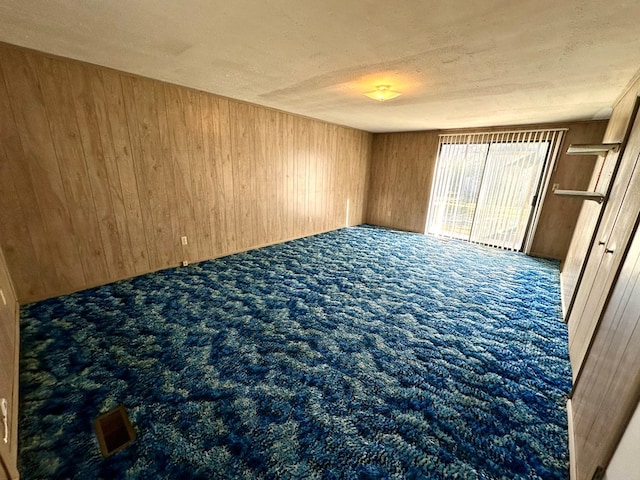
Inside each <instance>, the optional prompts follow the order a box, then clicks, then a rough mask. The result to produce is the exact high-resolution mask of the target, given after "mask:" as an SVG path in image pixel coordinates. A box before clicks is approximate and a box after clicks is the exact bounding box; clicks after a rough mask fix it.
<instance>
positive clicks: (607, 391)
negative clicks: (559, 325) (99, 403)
mask: <svg viewBox="0 0 640 480" xmlns="http://www.w3.org/2000/svg"><path fill="white" fill-rule="evenodd" d="M639 397H640V235H638V234H635V235H634V238H633V240H632V243H631V248H630V249H629V252H628V253H627V255H626V258H625V260H624V263H623V266H622V269H621V270H620V275H619V277H618V279H617V281H616V284H615V287H614V288H613V290H612V294H611V298H610V299H609V302H608V305H607V307H606V310H605V312H604V315H603V318H602V322H601V324H600V327H599V328H598V331H597V334H596V336H595V338H594V341H593V345H592V346H591V350H590V352H589V356H588V357H587V359H586V360H585V363H584V367H583V371H582V374H581V376H580V379H579V381H578V383H577V384H576V385H575V388H574V392H573V395H572V399H571V403H572V410H573V412H572V413H573V439H574V445H575V454H574V457H572V459H571V462H572V464H573V465H574V466H575V471H576V473H577V475H576V478H577V479H578V480H583V479H584V480H590V479H591V478H592V477H593V474H594V473H595V471H596V469H597V467H598V466H600V467H602V468H606V466H607V464H608V462H609V461H610V459H611V456H612V455H613V452H614V451H615V448H616V445H617V443H618V441H619V439H620V437H621V436H622V433H623V432H624V429H625V426H626V424H627V423H628V421H629V418H630V417H631V415H632V414H633V411H634V410H635V408H636V406H637V405H638V399H639Z"/></svg>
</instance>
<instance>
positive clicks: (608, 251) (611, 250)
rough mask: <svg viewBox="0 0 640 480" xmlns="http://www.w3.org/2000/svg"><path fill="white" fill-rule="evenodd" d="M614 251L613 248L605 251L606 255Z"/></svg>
mask: <svg viewBox="0 0 640 480" xmlns="http://www.w3.org/2000/svg"><path fill="white" fill-rule="evenodd" d="M613 252H614V250H613V249H612V248H607V249H605V251H604V253H613Z"/></svg>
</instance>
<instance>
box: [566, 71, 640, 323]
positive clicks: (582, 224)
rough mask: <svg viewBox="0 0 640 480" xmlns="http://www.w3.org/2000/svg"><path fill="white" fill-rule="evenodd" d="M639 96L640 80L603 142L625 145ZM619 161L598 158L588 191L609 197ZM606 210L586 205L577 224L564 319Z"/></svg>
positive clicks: (612, 156)
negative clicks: (607, 194) (623, 143)
mask: <svg viewBox="0 0 640 480" xmlns="http://www.w3.org/2000/svg"><path fill="white" fill-rule="evenodd" d="M638 93H640V79H638V80H637V81H636V83H635V84H634V85H631V87H630V88H629V90H628V91H627V92H626V94H625V95H624V96H623V97H622V98H621V99H620V100H619V101H618V102H617V104H616V105H615V107H614V109H613V112H612V114H611V118H610V119H609V123H608V124H607V128H606V131H605V133H604V136H603V139H602V142H604V143H619V142H624V141H625V137H627V136H628V134H629V133H630V127H631V120H632V117H633V111H634V108H635V104H636V99H637V97H638ZM593 143H598V142H593ZM620 158H621V156H620V155H619V153H615V152H610V153H609V154H607V155H606V156H604V157H603V156H599V157H598V158H597V160H596V165H595V168H594V170H593V175H592V177H591V180H590V183H589V187H588V189H589V190H592V191H598V192H601V193H606V192H607V191H608V189H609V187H610V184H611V178H612V175H613V173H614V171H615V169H616V167H617V165H618V162H619V160H620ZM604 206H605V205H599V204H597V203H595V202H584V203H583V205H582V207H581V210H580V215H579V216H578V220H577V221H576V227H575V229H574V233H573V236H572V238H571V242H570V244H569V248H568V250H567V255H566V259H565V261H564V262H563V265H562V273H561V276H560V282H561V287H562V301H563V307H564V310H565V312H564V313H565V318H566V317H567V316H568V315H569V314H570V310H571V309H572V308H573V301H574V300H575V294H576V291H577V289H578V285H579V283H580V281H581V279H582V274H583V272H584V268H585V266H586V262H587V258H588V257H589V254H590V252H591V245H592V239H593V234H594V232H595V231H596V229H597V228H598V224H599V222H600V218H601V215H602V213H603V212H604Z"/></svg>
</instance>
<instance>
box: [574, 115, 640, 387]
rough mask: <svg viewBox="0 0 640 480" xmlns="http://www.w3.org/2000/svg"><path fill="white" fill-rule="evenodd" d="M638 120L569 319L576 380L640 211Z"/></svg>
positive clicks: (639, 135) (639, 125) (639, 129)
mask: <svg viewBox="0 0 640 480" xmlns="http://www.w3.org/2000/svg"><path fill="white" fill-rule="evenodd" d="M639 117H640V115H638V116H636V120H635V122H634V126H633V129H632V131H631V134H630V137H629V141H628V143H627V146H626V148H625V152H624V154H623V156H622V159H621V164H620V167H619V169H618V172H617V174H616V177H615V180H614V184H613V187H612V188H611V192H610V196H609V199H608V200H607V204H606V207H605V211H604V214H603V219H602V222H601V224H600V228H599V229H598V233H597V235H596V237H595V238H596V242H597V243H596V244H595V245H594V246H593V249H592V250H591V254H590V255H589V259H588V260H587V265H586V268H585V272H584V275H583V278H582V281H581V283H580V285H579V287H578V292H577V294H576V299H575V302H574V305H573V308H572V309H571V312H570V314H569V318H568V327H569V356H570V359H571V367H572V370H573V378H574V381H575V380H576V379H577V378H578V376H579V374H580V370H581V368H582V365H583V362H584V359H585V356H586V354H587V352H588V351H589V346H590V343H591V339H592V337H593V335H594V334H595V332H596V330H597V326H598V321H599V319H600V317H601V316H602V310H603V308H604V307H605V304H606V301H607V298H608V295H609V291H610V289H611V287H612V285H613V284H614V282H615V279H616V277H617V275H618V271H619V268H620V264H621V262H622V260H623V258H624V255H625V252H626V250H627V247H628V245H629V239H630V237H631V234H632V233H633V231H634V228H635V223H636V219H637V216H638V212H639V211H640V162H639V159H640V122H639V121H638V118H639Z"/></svg>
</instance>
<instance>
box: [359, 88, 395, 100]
mask: <svg viewBox="0 0 640 480" xmlns="http://www.w3.org/2000/svg"><path fill="white" fill-rule="evenodd" d="M365 95H366V96H367V97H369V98H373V99H374V100H378V101H379V102H384V101H385V100H391V99H392V98H396V97H399V96H400V95H402V94H401V93H400V92H394V91H393V90H391V87H390V86H389V85H378V86H376V89H375V90H374V91H373V92H367V93H365Z"/></svg>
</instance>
